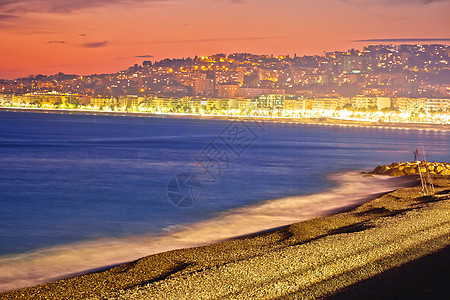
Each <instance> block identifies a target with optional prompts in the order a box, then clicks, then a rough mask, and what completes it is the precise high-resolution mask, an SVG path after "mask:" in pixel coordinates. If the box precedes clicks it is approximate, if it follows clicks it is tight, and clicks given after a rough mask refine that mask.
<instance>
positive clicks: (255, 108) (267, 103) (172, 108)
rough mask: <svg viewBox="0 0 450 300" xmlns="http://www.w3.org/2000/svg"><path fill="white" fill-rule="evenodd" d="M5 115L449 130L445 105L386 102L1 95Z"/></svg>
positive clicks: (281, 97) (408, 100) (366, 99)
mask: <svg viewBox="0 0 450 300" xmlns="http://www.w3.org/2000/svg"><path fill="white" fill-rule="evenodd" d="M0 107H2V108H8V109H36V110H62V111H77V112H88V111H89V112H98V113H108V112H109V113H112V112H116V113H131V114H132V113H143V114H146V113H148V114H169V115H186V116H223V117H260V118H271V119H280V118H283V119H285V118H287V119H321V118H327V119H336V120H348V121H366V122H390V123H425V124H450V99H426V98H420V99H413V98H390V97H362V96H361V97H359V96H358V97H352V98H346V97H340V98H320V99H318V98H311V99H308V98H298V99H292V97H290V96H289V95H278V94H276V95H275V94H274V95H263V96H259V97H257V98H253V99H216V98H209V99H205V98H203V99H198V98H192V97H184V98H158V97H157V96H154V97H138V96H124V97H119V98H114V97H111V98H102V97H88V96H79V95H71V94H55V93H53V94H29V95H20V96H16V95H2V94H0Z"/></svg>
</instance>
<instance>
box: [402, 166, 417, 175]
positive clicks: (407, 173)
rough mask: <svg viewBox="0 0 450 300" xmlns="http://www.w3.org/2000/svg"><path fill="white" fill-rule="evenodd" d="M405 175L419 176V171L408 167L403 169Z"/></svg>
mask: <svg viewBox="0 0 450 300" xmlns="http://www.w3.org/2000/svg"><path fill="white" fill-rule="evenodd" d="M403 173H405V175H414V174H417V169H415V168H414V167H406V168H404V169H403Z"/></svg>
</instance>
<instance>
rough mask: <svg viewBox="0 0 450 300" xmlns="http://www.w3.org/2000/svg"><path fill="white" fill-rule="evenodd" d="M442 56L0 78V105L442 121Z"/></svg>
mask: <svg viewBox="0 0 450 300" xmlns="http://www.w3.org/2000/svg"><path fill="white" fill-rule="evenodd" d="M449 55H450V48H449V46H447V45H369V46H365V47H364V48H363V50H362V51H361V50H355V49H351V50H349V51H346V52H341V51H335V52H326V53H323V55H316V56H302V57H299V56H297V55H295V54H294V55H293V56H290V55H284V56H273V55H253V54H249V53H236V54H230V55H226V54H216V55H212V56H208V57H197V56H196V57H194V58H182V59H164V60H161V61H155V62H152V61H144V62H143V63H142V65H138V64H136V65H134V66H132V67H130V68H128V69H127V70H123V71H120V72H118V73H114V74H102V75H89V76H78V75H67V74H63V73H59V74H56V75H50V76H48V75H30V76H28V77H26V78H19V79H16V80H0V106H2V107H29V108H46V109H50V108H59V109H90V110H101V111H127V112H150V113H192V114H232V115H233V114H241V115H242V114H243V115H250V116H251V115H258V116H280V117H281V116H283V117H342V116H346V117H349V116H350V115H351V116H352V117H356V118H365V119H377V120H380V119H381V120H384V121H410V122H415V121H419V120H422V121H427V122H428V121H430V122H438V123H448V113H449V112H450V105H449V98H450V69H449V64H448V61H449ZM348 111H351V112H352V113H351V114H349V113H348ZM374 113H376V114H374ZM402 114H403V115H402ZM419 114H421V115H420V116H419ZM436 115H437V117H436Z"/></svg>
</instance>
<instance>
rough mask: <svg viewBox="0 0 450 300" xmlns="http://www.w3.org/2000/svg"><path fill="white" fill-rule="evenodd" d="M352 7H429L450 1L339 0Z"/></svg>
mask: <svg viewBox="0 0 450 300" xmlns="http://www.w3.org/2000/svg"><path fill="white" fill-rule="evenodd" d="M339 1H342V2H345V3H347V4H350V5H357V6H367V5H373V4H379V5H401V4H407V5H411V4H417V5H428V4H432V3H437V2H449V1H450V0H339Z"/></svg>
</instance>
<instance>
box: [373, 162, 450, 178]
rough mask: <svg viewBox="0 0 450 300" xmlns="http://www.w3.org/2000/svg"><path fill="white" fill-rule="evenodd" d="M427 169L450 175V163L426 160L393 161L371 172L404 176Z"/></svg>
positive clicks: (431, 172) (437, 173)
mask: <svg viewBox="0 0 450 300" xmlns="http://www.w3.org/2000/svg"><path fill="white" fill-rule="evenodd" d="M427 169H428V171H429V172H430V174H436V175H450V163H444V162H441V163H438V162H424V161H413V162H402V163H396V162H393V163H392V164H390V165H384V166H378V167H376V168H375V169H374V170H373V171H372V172H370V173H371V174H378V175H389V176H404V175H415V174H419V170H420V171H421V172H422V174H424V173H425V172H426V171H427Z"/></svg>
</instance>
